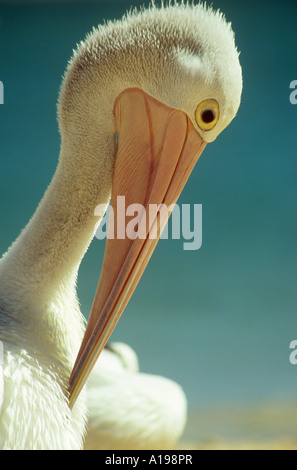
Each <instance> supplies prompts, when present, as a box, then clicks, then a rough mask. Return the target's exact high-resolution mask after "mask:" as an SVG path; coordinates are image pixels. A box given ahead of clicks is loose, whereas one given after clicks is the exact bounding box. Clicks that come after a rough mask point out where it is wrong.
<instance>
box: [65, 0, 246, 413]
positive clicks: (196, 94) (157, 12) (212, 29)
mask: <svg viewBox="0 0 297 470" xmlns="http://www.w3.org/2000/svg"><path fill="white" fill-rule="evenodd" d="M241 91H242V74H241V67H240V63H239V59H238V51H237V49H236V46H235V42H234V34H233V31H232V29H231V26H230V24H228V23H227V22H226V20H225V18H224V16H223V15H222V14H221V13H220V12H214V11H213V10H212V9H211V8H207V7H206V6H204V5H188V4H182V5H177V4H175V5H168V6H163V7H162V8H160V9H157V8H156V7H155V6H151V7H150V8H149V9H148V10H143V11H141V12H135V13H130V14H128V15H126V16H125V17H124V18H123V19H122V20H120V21H115V22H110V23H107V24H106V25H104V26H99V28H98V29H94V30H93V32H92V33H91V34H89V35H88V36H87V37H86V39H85V41H83V42H82V43H81V44H80V45H79V46H78V48H77V50H76V51H75V52H74V55H73V57H72V59H71V61H70V62H69V65H68V68H67V71H66V74H65V77H64V81H63V84H62V88H61V93H60V100H59V124H60V131H61V136H62V147H61V155H60V164H59V167H60V171H62V172H63V171H67V174H68V176H69V175H71V181H72V185H73V191H74V192H75V191H76V192H77V194H79V197H81V196H82V195H83V196H84V198H85V199H86V200H88V199H89V200H90V207H89V209H90V210H91V211H92V212H93V210H94V202H96V203H97V204H102V203H103V204H104V208H106V205H107V204H108V201H109V199H110V196H111V205H112V206H113V207H114V208H115V206H116V198H117V196H119V195H122V196H125V198H126V205H129V204H132V203H137V204H141V205H142V206H143V207H145V208H146V207H148V205H149V204H157V205H160V204H166V205H167V206H170V205H171V204H174V203H175V202H176V200H177V198H178V196H179V194H180V193H181V191H182V189H183V187H184V184H185V183H186V180H187V178H188V176H189V174H190V173H191V171H192V169H193V167H194V165H195V162H196V161H197V159H198V157H199V156H200V154H201V153H202V151H203V149H204V148H205V146H206V144H207V143H208V142H212V141H214V140H215V139H216V137H217V136H218V135H219V134H220V133H221V132H222V130H223V129H225V128H226V126H228V124H229V123H230V122H231V121H232V119H233V118H234V117H235V115H236V113H237V110H238V107H239V104H240V99H241ZM116 136H117V138H116ZM103 212H104V209H103V211H102V213H103ZM101 215H102V214H101ZM85 216H86V214H81V217H85ZM167 219H168V214H167V215H166V217H163V219H162V216H161V218H160V220H159V219H158V220H155V221H153V222H152V223H151V225H150V226H148V225H149V222H148V219H147V215H145V214H144V216H143V221H144V222H147V223H148V225H146V238H145V239H139V238H137V239H135V240H131V239H128V238H127V237H126V238H125V239H119V238H115V239H110V240H108V241H107V245H106V251H105V256H104V262H103V267H102V272H101V277H100V281H99V284H98V289H97V293H96V296H95V299H94V303H93V307H92V310H91V313H90V318H89V322H88V325H87V328H86V332H85V336H84V339H83V342H82V346H81V349H80V352H79V354H78V357H77V361H76V363H75V366H74V369H73V372H72V376H71V380H70V404H72V403H74V401H75V399H76V397H77V395H78V393H79V391H80V390H81V388H82V386H83V384H84V382H85V380H86V378H87V376H88V374H89V373H90V370H91V368H92V367H93V365H94V363H95V361H96V360H97V358H98V355H99V353H100V351H101V350H102V348H103V347H104V345H105V344H106V341H107V340H108V338H109V336H110V334H111V332H112V330H113V328H114V327H115V324H116V323H117V321H118V319H119V317H120V315H121V313H122V312H123V310H124V308H125V306H126V304H127V302H128V300H129V298H130V296H131V295H132V293H133V290H134V289H135V287H136V285H137V283H138V281H139V279H140V277H141V275H142V273H143V271H144V269H145V267H146V264H147V262H148V260H149V258H150V256H151V254H152V252H153V250H154V248H155V246H156V243H157V239H158V236H159V235H160V230H161V229H162V227H163V226H164V225H165V224H166V222H167ZM93 222H94V219H93ZM149 230H153V231H154V232H155V233H156V234H157V236H156V237H155V238H154V239H150V238H149V237H148V231H149ZM73 256H75V252H74V255H73ZM78 258H79V257H78Z"/></svg>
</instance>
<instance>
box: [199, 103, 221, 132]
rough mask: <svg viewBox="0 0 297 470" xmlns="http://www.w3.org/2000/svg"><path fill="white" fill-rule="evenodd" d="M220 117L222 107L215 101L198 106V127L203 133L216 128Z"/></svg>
mask: <svg viewBox="0 0 297 470" xmlns="http://www.w3.org/2000/svg"><path fill="white" fill-rule="evenodd" d="M219 117H220V107H219V105H218V102H217V101H216V100H214V99H210V100H204V101H201V103H199V104H198V106H197V108H196V111H195V119H196V122H197V125H198V126H199V127H200V129H202V130H203V131H210V130H211V129H213V128H214V126H215V125H216V123H217V122H218V120H219Z"/></svg>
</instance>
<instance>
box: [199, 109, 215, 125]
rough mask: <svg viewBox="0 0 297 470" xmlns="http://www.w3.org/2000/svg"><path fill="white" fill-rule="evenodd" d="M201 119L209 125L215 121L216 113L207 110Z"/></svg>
mask: <svg viewBox="0 0 297 470" xmlns="http://www.w3.org/2000/svg"><path fill="white" fill-rule="evenodd" d="M201 118H202V121H203V122H205V124H209V123H210V122H212V121H214V119H215V113H214V112H213V111H212V110H211V109H206V110H205V111H203V113H202V115H201Z"/></svg>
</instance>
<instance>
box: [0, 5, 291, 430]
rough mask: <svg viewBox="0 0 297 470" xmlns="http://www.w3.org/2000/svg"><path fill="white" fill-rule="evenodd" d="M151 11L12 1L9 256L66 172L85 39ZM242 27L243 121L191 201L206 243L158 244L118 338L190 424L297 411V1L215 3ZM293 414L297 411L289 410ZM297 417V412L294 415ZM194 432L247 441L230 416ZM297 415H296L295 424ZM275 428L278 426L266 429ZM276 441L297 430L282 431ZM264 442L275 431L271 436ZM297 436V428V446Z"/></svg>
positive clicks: (7, 32) (221, 144)
mask: <svg viewBox="0 0 297 470" xmlns="http://www.w3.org/2000/svg"><path fill="white" fill-rule="evenodd" d="M143 3H144V4H146V5H147V4H148V2H143V1H141V2H138V1H132V0H131V1H106V2H105V1H93V2H90V3H89V2H81V3H80V2H78V1H68V2H66V1H65V2H58V1H51V2H49V3H47V2H44V1H39V2H38V1H36V2H32V3H30V2H29V1H26V2H16V1H7V2H5V1H3V0H1V2H0V80H1V81H2V82H3V83H4V88H5V104H4V105H1V106H0V121H1V122H0V168H1V170H0V208H1V213H0V215H1V219H0V220H1V231H0V252H4V251H5V250H6V249H7V247H8V246H9V245H10V243H11V242H12V241H13V240H14V239H15V238H16V237H17V235H18V234H19V232H20V230H21V229H22V227H23V226H24V225H25V224H26V223H27V221H28V219H29V218H30V217H31V215H32V213H33V211H34V210H35V208H36V205H37V203H38V202H39V200H40V199H41V197H42V195H43V193H44V190H45V189H46V187H47V185H48V184H49V182H50V180H51V177H52V175H53V173H54V170H55V167H56V164H57V158H58V153H59V144H60V138H59V134H58V130H57V123H56V101H57V96H58V91H59V87H60V83H61V77H62V74H63V72H64V69H65V67H66V64H67V61H68V59H69V58H70V56H71V54H72V49H73V48H75V45H76V43H77V42H79V41H80V40H81V39H83V38H84V36H85V34H86V33H87V32H88V31H89V30H91V29H92V27H93V26H96V25H97V24H98V23H101V22H102V21H103V20H104V19H113V18H120V17H121V15H122V14H123V13H124V12H125V11H126V10H127V9H128V8H129V7H130V6H131V5H133V6H138V5H140V4H143ZM213 6H214V7H215V8H220V9H221V10H222V11H223V12H224V13H225V14H226V16H227V19H228V20H229V21H231V22H232V24H233V28H234V30H235V33H236V42H237V45H238V48H239V50H240V51H241V56H240V59H241V64H242V67H243V77H244V91H243V97H242V104H241V108H240V110H239V113H238V116H237V118H236V119H235V120H234V121H233V123H232V124H231V125H230V126H229V128H228V129H227V130H226V131H225V132H224V133H223V134H222V135H221V136H220V137H219V138H218V139H217V141H216V142H215V143H213V144H211V145H209V146H208V147H207V149H206V151H205V152H204V154H203V156H202V158H201V160H200V161H199V163H198V165H197V166H196V169H195V171H194V172H193V174H192V175H191V178H190V180H189V182H188V184H187V186H186V188H185V190H184V192H183V194H182V197H181V199H180V202H181V203H188V204H189V203H190V204H203V246H202V248H201V249H200V250H199V251H183V245H182V243H183V241H182V240H180V241H178V240H162V241H160V243H159V245H158V247H157V249H156V251H155V253H154V255H153V258H152V260H151V262H150V264H149V266H148V268H147V270H146V272H145V274H144V276H143V278H142V281H141V283H140V285H139V286H138V288H137V290H136V292H135V295H134V296H133V298H132V300H131V301H130V304H129V305H128V308H127V309H126V311H125V313H124V316H123V318H122V319H121V321H120V323H119V324H118V326H117V328H116V331H115V332H114V335H113V337H112V339H113V340H121V341H124V342H128V343H129V344H130V345H131V346H132V347H134V348H135V349H136V351H137V353H138V355H139V360H140V365H141V369H142V370H143V371H145V372H149V373H153V374H161V375H164V376H167V377H170V378H172V379H174V380H176V381H177V382H179V383H180V384H181V385H182V386H183V388H184V390H185V392H186V394H187V397H188V400H189V410H190V412H191V413H190V414H191V416H194V415H195V416H196V415H197V416H198V417H199V413H200V412H201V413H202V412H205V410H208V409H209V410H215V409H218V408H222V407H223V408H224V407H226V408H227V409H229V410H230V412H231V411H232V409H234V410H235V409H237V407H242V406H244V407H247V409H251V410H254V412H255V413H256V411H255V410H256V409H257V407H260V408H261V407H262V406H267V404H272V407H274V406H277V405H278V404H279V405H280V406H283V405H284V404H285V405H286V404H287V405H288V406H290V407H292V414H293V412H294V410H295V407H294V406H296V404H297V366H292V365H291V364H290V362H289V355H290V349H289V345H290V342H291V341H292V340H294V339H297V315H296V313H297V312H296V307H297V289H296V279H297V250H296V241H297V217H296V209H297V204H296V202H297V184H296V180H297V152H296V150H297V142H296V138H297V106H293V105H292V104H291V103H290V101H289V96H290V92H291V91H290V89H289V85H290V83H291V81H293V80H297V35H296V18H297V2H296V1H295V0H291V1H288V0H287V1H282V2H279V1H278V2H276V1H273V0H269V1H268V0H262V1H261V2H259V1H257V0H249V1H246V2H238V1H236V0H214V1H213ZM103 251H104V242H102V241H98V240H95V241H94V242H93V244H92V246H91V248H90V250H89V252H88V254H87V256H86V257H85V259H84V261H83V264H82V269H81V272H80V277H79V297H80V300H81V308H82V311H83V313H84V314H85V315H88V312H89V310H90V307H91V303H92V299H93V296H94V292H95V288H96V285H97V281H98V278H99V273H100V266H101V261H102V256H103ZM289 415H290V413H289ZM295 415H296V410H295ZM216 416H217V415H216V414H215V413H214V418H213V420H212V422H211V423H210V421H209V422H208V423H207V424H205V423H204V425H205V426H206V427H207V426H208V428H207V429H203V428H201V427H199V423H198V424H197V426H194V425H193V424H192V425H191V420H190V424H189V427H188V429H187V431H186V435H187V436H189V437H191V438H196V437H201V436H202V437H205V435H206V433H209V434H216V433H217V434H218V433H220V434H221V435H224V436H227V437H228V436H232V435H236V436H238V435H242V436H245V435H246V434H248V433H249V432H250V433H251V434H252V436H254V435H255V434H253V433H256V432H257V431H256V430H255V429H254V430H252V431H250V430H249V429H247V427H245V426H244V425H239V424H238V423H237V425H235V424H234V423H233V424H232V422H231V421H232V420H230V419H229V420H228V419H227V420H226V422H225V425H224V426H223V428H222V429H220V428H219V424H220V423H219V417H217V418H216ZM291 416H292V415H291ZM268 424H269V423H268ZM268 427H269V425H267V430H266V431H267V434H268V433H269V432H270V433H271V434H273V435H275V436H277V434H278V433H279V434H282V435H284V434H287V435H288V434H290V433H291V435H292V433H294V432H295V430H292V429H289V427H286V426H284V423H283V426H281V425H280V426H278V424H277V423H276V422H273V420H272V421H271V429H268ZM261 432H263V433H264V434H265V429H262V431H261ZM296 436H297V432H296V435H295V437H296Z"/></svg>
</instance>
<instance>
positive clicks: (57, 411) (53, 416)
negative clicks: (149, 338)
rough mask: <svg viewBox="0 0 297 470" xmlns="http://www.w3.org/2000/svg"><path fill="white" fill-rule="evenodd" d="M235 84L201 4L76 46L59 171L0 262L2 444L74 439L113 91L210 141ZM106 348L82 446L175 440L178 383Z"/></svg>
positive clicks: (180, 420) (83, 407) (234, 64)
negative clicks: (165, 113)
mask: <svg viewBox="0 0 297 470" xmlns="http://www.w3.org/2000/svg"><path fill="white" fill-rule="evenodd" d="M241 82H242V80H241V68H240V65H239V62H238V53H237V50H236V48H235V45H234V37H233V33H232V30H231V28H230V25H228V24H227V23H226V22H225V20H224V18H223V16H222V15H221V14H219V13H214V12H213V11H212V10H211V9H207V8H205V7H204V6H201V5H198V6H189V5H181V6H178V5H174V6H169V7H162V8H161V9H157V8H155V7H151V8H150V9H148V10H144V11H143V12H141V13H133V14H130V15H127V16H126V17H125V18H124V19H123V20H122V21H117V22H114V23H108V24H107V25H105V26H100V27H99V28H98V29H96V30H94V31H93V32H92V34H90V35H89V36H88V37H87V38H86V40H85V41H84V42H83V43H81V44H80V45H79V46H78V49H77V51H76V52H75V53H74V56H73V58H72V60H71V61H70V63H69V65H68V68H67V71H66V74H65V77H64V81H63V85H62V88H61V94H60V100H59V127H60V132H61V138H62V143H61V152H60V157H59V164H58V167H57V171H56V173H55V175H54V177H53V180H52V182H51V184H50V186H49V188H48V190H47V191H46V193H45V196H44V198H43V199H42V201H41V203H40V205H39V207H38V208H37V210H36V212H35V214H34V216H33V218H32V219H31V221H30V222H29V224H28V225H27V227H26V228H25V229H24V230H23V232H22V233H21V235H20V236H19V238H18V239H17V241H16V242H15V243H14V244H13V245H12V246H11V248H10V249H9V250H8V252H7V253H6V254H5V255H4V256H3V258H2V259H1V261H0V340H1V341H2V342H3V345H4V363H3V367H2V368H1V367H0V448H1V449H81V448H82V447H83V443H84V434H85V426H86V419H87V418H86V416H87V404H86V393H85V391H83V392H82V393H81V394H80V396H79V398H78V400H77V401H76V403H75V405H74V407H73V408H72V409H70V408H69V406H68V398H67V391H68V384H69V377H70V374H71V370H72V367H73V364H74V361H75V358H76V355H77V352H78V350H79V347H80V344H81V341H82V337H83V333H84V328H85V326H84V320H83V317H82V315H81V313H80V309H79V305H78V301H77V298H76V279H77V272H78V269H79V265H80V262H81V259H82V258H83V256H84V254H85V251H86V250H87V248H88V245H89V243H90V241H91V240H92V237H93V235H94V227H95V222H96V221H97V219H96V220H94V219H95V218H94V208H95V207H96V206H97V205H98V204H105V205H107V204H108V201H109V198H110V194H111V187H112V178H113V167H114V161H115V158H116V152H117V148H116V143H115V138H114V135H115V125H114V116H113V105H114V102H115V100H116V98H117V97H118V95H119V94H120V93H121V92H122V91H123V90H125V89H127V88H131V87H137V88H139V89H141V90H144V92H145V93H148V94H149V95H151V96H153V97H154V98H155V99H156V100H158V101H159V102H161V103H165V104H166V106H170V107H172V108H175V109H179V110H181V111H183V112H184V113H186V115H187V116H189V118H190V119H191V121H192V124H193V126H194V128H195V129H196V131H198V132H199V134H200V135H201V137H202V138H203V140H204V141H205V142H211V141H213V140H214V139H215V138H216V137H217V135H218V134H219V133H220V132H221V131H222V130H223V129H224V128H225V127H226V126H227V125H228V124H229V123H230V121H231V120H232V119H233V117H234V116H235V114H236V112H237V109H238V106H239V103H240V96H241V87H242V83H241ZM208 98H214V99H215V100H216V101H217V103H218V104H219V106H220V115H219V119H218V122H217V124H216V126H215V127H214V128H213V129H211V130H203V129H201V128H199V127H198V126H197V123H196V122H195V117H194V116H195V109H196V107H197V104H198V103H200V102H201V101H203V100H205V99H208ZM132 131H133V129H132ZM41 164H42V162H41ZM135 166H137V162H135ZM108 354H109V353H108V351H107V352H105V353H104V356H103V360H102V365H101V366H100V364H99V365H98V368H97V367H96V370H95V371H94V375H93V378H91V379H90V385H91V389H90V392H89V404H90V411H91V415H90V430H91V431H92V432H93V436H94V438H92V437H90V439H89V442H92V444H91V445H92V446H95V447H101V448H105V447H109V446H111V445H112V446H113V447H114V448H118V447H122V448H129V446H133V448H142V447H147V446H148V445H149V447H154V446H155V447H156V448H159V447H164V448H165V447H167V446H171V445H174V441H175V440H176V439H177V438H178V436H179V434H180V432H181V431H182V428H183V425H184V419H185V400H184V396H183V393H182V392H181V390H180V389H179V387H178V386H177V385H175V384H172V383H170V382H169V381H166V380H165V379H163V378H153V377H150V376H146V375H142V374H138V373H136V372H135V371H134V372H131V371H129V370H128V371H127V370H125V371H123V370H122V371H118V370H116V367H113V366H112V365H111V363H110V364H109V362H108ZM104 357H106V360H107V362H106V363H105V362H104ZM100 367H101V369H100ZM94 387H95V388H94ZM169 387H171V389H170V391H169ZM96 388H97V390H96ZM167 388H168V391H167ZM160 390H162V391H163V392H164V396H170V397H171V398H172V402H173V406H172V403H171V404H170V403H168V400H164V396H161V394H160ZM110 397H112V399H111V398H110ZM111 400H112V403H111ZM113 405H114V406H113ZM175 405H177V406H176V409H175ZM125 409H127V413H126V412H124V410H125ZM174 413H175V414H174ZM140 421H141V423H140ZM139 424H141V426H140V427H141V428H142V429H141V430H140V428H139ZM174 427H175V429H174ZM166 430H167V431H166ZM168 430H170V432H169V434H171V436H169V434H168ZM123 434H125V436H126V437H124V436H123ZM168 436H169V437H168ZM162 438H163V440H162ZM99 441H100V442H99ZM148 443H149V444H148Z"/></svg>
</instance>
